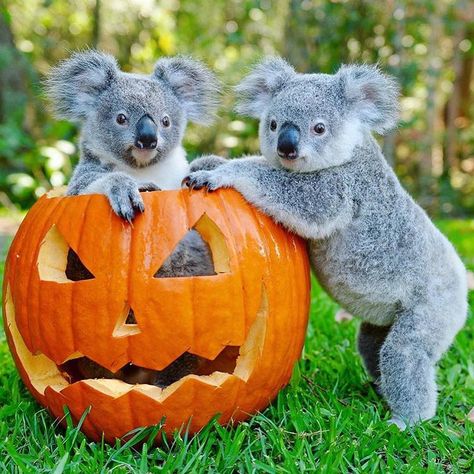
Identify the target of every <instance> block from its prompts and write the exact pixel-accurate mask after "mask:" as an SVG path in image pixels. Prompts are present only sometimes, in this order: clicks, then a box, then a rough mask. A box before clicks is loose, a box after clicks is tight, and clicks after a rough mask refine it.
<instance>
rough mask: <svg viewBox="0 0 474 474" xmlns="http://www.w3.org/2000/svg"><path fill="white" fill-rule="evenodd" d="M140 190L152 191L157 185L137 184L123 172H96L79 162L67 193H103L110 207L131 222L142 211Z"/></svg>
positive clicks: (143, 208)
mask: <svg viewBox="0 0 474 474" xmlns="http://www.w3.org/2000/svg"><path fill="white" fill-rule="evenodd" d="M140 190H143V191H154V190H158V187H157V186H155V185H154V184H153V183H147V184H143V185H139V184H138V183H137V182H136V181H135V180H134V179H133V178H131V177H130V176H128V175H127V174H125V173H121V172H118V171H114V172H108V173H105V172H98V171H97V170H96V169H93V168H92V167H91V166H89V168H87V166H86V165H85V164H79V165H78V166H77V168H76V170H75V172H74V175H73V177H72V180H71V183H70V184H69V187H68V191H67V194H69V195H77V194H104V195H105V196H107V198H108V200H109V202H110V205H111V206H112V209H113V210H114V212H115V214H117V215H118V216H119V217H121V218H122V219H124V220H126V221H128V222H131V221H132V220H133V218H134V217H135V215H136V213H137V212H143V211H144V210H145V205H144V204H143V199H142V197H141V196H140Z"/></svg>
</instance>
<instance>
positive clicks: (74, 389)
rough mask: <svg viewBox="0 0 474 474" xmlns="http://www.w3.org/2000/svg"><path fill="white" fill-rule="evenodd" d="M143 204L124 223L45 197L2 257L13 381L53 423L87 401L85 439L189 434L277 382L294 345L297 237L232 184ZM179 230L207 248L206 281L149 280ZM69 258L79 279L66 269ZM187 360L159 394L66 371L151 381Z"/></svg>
mask: <svg viewBox="0 0 474 474" xmlns="http://www.w3.org/2000/svg"><path fill="white" fill-rule="evenodd" d="M142 196H143V199H144V202H145V208H146V211H145V213H144V214H142V215H140V216H138V217H137V218H136V219H135V221H134V222H133V225H128V224H126V223H124V222H123V221H121V220H120V219H119V218H118V217H116V216H115V215H114V214H113V213H112V211H111V209H110V206H109V204H108V202H107V200H106V198H105V197H103V196H99V195H88V196H75V197H63V196H57V197H54V196H52V195H50V196H44V197H43V198H41V199H40V200H39V201H38V202H37V203H36V204H35V205H34V206H33V208H32V209H31V210H30V212H29V213H28V215H27V216H26V218H25V219H24V221H23V223H22V225H21V227H20V229H19V231H18V233H17V235H16V237H15V239H14V241H13V243H12V246H11V249H10V252H9V255H8V258H7V266H6V272H5V280H4V318H5V331H6V334H7V338H8V343H9V345H10V349H11V351H12V353H13V356H14V359H15V362H16V365H17V367H18V370H19V372H20V374H21V377H22V379H23V381H24V382H25V384H26V385H27V387H28V388H29V390H30V391H31V393H32V394H33V396H34V397H35V398H36V399H37V400H38V401H39V402H40V403H41V404H42V405H44V406H45V407H47V408H48V409H49V410H50V411H51V413H52V414H53V415H54V416H56V417H62V416H63V414H64V409H63V407H64V406H65V405H67V406H68V407H69V410H70V412H71V414H72V416H73V419H74V420H75V421H77V420H78V419H80V417H81V415H82V414H83V412H84V411H85V410H86V409H87V408H88V407H89V406H91V407H92V408H91V411H90V413H89V414H88V415H87V417H86V419H85V421H84V424H83V426H82V429H83V431H84V432H85V433H86V434H87V435H88V436H89V437H90V438H92V439H95V440H98V439H100V438H101V436H102V433H104V435H105V439H106V440H108V441H113V440H114V438H116V437H122V436H123V435H124V434H125V433H127V432H128V431H130V430H132V429H133V428H136V427H139V426H149V425H153V424H156V423H159V422H160V421H161V420H162V419H163V417H165V426H164V428H163V429H164V431H166V432H167V433H171V432H172V431H174V430H175V429H179V428H181V427H182V426H183V424H185V425H186V426H187V427H189V430H190V432H191V433H193V432H196V431H197V430H199V429H200V428H201V427H203V426H204V425H205V424H206V423H207V422H208V421H209V420H210V419H211V418H212V417H213V416H215V415H216V414H220V417H219V422H220V423H222V424H225V423H227V422H229V421H230V420H234V421H239V420H243V419H245V418H247V417H248V416H249V415H250V414H253V413H255V412H256V411H258V410H261V409H263V408H264V407H266V406H267V405H268V403H269V402H270V401H271V400H272V399H273V398H274V397H275V396H276V394H277V392H278V390H279V389H280V388H281V387H282V386H284V385H285V384H286V383H287V382H288V380H289V378H290V376H291V372H292V369H293V366H294V364H295V361H296V360H297V359H298V357H299V355H300V353H301V349H302V345H303V341H304V335H305V330H306V324H307V315H308V304H309V266H308V260H307V255H306V248H305V244H304V242H303V241H302V240H300V239H299V238H298V237H296V236H294V235H291V234H289V233H287V232H286V231H285V230H283V229H282V228H281V227H279V226H278V225H276V224H275V223H273V222H272V221H271V220H270V219H269V218H268V217H266V216H264V215H262V214H260V213H259V212H257V211H256V210H255V209H253V208H252V207H251V206H250V205H249V204H247V203H246V202H245V201H244V200H243V198H242V197H241V196H240V195H239V194H238V193H236V192H235V191H233V190H221V191H218V192H215V193H212V194H205V193H204V192H192V193H190V192H188V191H166V192H153V193H143V194H142ZM190 229H194V230H195V231H197V232H198V233H199V234H200V235H201V236H202V238H203V239H204V241H205V242H206V243H207V245H208V246H209V249H210V252H211V254H212V260H213V262H212V263H213V266H214V272H213V273H214V274H212V275H203V276H193V277H164V278H159V277H158V276H159V269H160V267H162V266H163V265H164V263H165V262H166V260H167V259H168V258H169V257H170V255H171V254H172V252H173V249H175V248H176V246H177V245H178V243H179V242H180V241H181V240H182V239H183V238H184V237H185V236H186V234H187V233H188V232H189V231H190ZM71 255H74V256H76V265H79V266H81V268H82V270H81V272H82V273H81V272H79V273H80V275H82V276H81V277H80V278H77V280H78V281H72V280H71V279H69V278H68V277H67V274H66V273H67V272H66V268H67V267H68V265H69V264H70V261H69V260H70V257H71ZM131 314H133V318H132V319H130V315H131ZM186 357H188V358H189V357H191V358H193V360H194V361H198V362H199V363H198V364H191V368H189V369H188V372H186V375H184V376H179V375H178V376H175V380H174V381H173V382H172V383H170V384H169V385H166V384H165V386H163V385H162V386H158V385H157V384H147V383H133V382H131V381H130V380H128V379H126V378H124V377H118V376H117V378H113V376H112V378H111V377H107V378H94V379H92V378H84V377H81V375H80V373H79V375H78V371H77V367H78V364H76V365H74V364H75V361H82V362H84V361H86V363H87V362H90V363H92V364H94V366H95V367H101V368H102V369H103V370H104V371H105V372H106V373H108V374H118V373H123V372H125V371H127V370H128V369H130V368H131V367H132V368H135V369H136V368H140V369H143V370H144V371H146V372H147V373H155V372H156V373H158V374H163V373H166V371H167V370H168V371H169V368H170V367H173V364H175V365H176V364H178V362H177V361H183V358H184V359H186ZM180 363H181V362H180ZM183 363H184V364H185V362H183ZM120 378H121V380H120ZM125 380H128V382H127V381H125ZM187 423H189V424H187Z"/></svg>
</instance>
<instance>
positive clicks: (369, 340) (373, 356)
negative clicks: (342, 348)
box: [357, 322, 390, 384]
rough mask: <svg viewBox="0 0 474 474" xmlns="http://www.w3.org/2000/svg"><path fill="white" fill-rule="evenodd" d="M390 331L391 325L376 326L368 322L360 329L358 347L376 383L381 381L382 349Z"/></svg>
mask: <svg viewBox="0 0 474 474" xmlns="http://www.w3.org/2000/svg"><path fill="white" fill-rule="evenodd" d="M389 331H390V326H375V325H374V324H370V323H366V322H363V323H362V324H361V325H360V329H359V335H358V338H357V348H358V349H359V353H360V355H361V357H362V359H363V361H364V365H365V368H366V369H367V372H368V373H369V375H370V376H371V377H372V378H373V379H374V381H375V383H376V384H378V383H379V382H380V350H381V348H382V344H383V343H384V342H385V338H386V337H387V334H388V332H389Z"/></svg>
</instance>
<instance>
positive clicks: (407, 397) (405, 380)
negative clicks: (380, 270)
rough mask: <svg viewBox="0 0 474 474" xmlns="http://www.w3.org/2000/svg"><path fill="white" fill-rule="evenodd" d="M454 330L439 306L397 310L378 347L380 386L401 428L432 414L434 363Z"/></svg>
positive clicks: (433, 407) (433, 410)
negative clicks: (441, 315)
mask: <svg viewBox="0 0 474 474" xmlns="http://www.w3.org/2000/svg"><path fill="white" fill-rule="evenodd" d="M456 332H457V331H455V330H453V327H451V326H450V324H449V319H448V318H446V319H444V318H442V317H440V315H439V309H438V311H436V310H434V309H433V308H431V310H430V308H427V307H423V308H421V309H412V310H404V311H401V312H400V313H399V314H398V316H397V319H396V320H395V322H394V323H393V325H392V327H391V329H390V331H389V333H388V334H387V337H386V339H385V342H384V343H383V345H382V349H381V351H380V388H381V391H382V394H383V395H384V397H385V398H386V400H387V402H388V404H389V406H390V408H391V409H392V420H391V421H392V422H393V423H395V424H397V425H398V426H399V427H400V428H401V429H404V428H405V426H406V424H408V425H412V424H414V423H416V422H418V421H421V420H426V419H428V418H431V417H433V416H434V415H435V412H436V399H437V388H436V381H435V364H436V362H437V361H438V360H439V359H440V357H441V355H442V353H443V352H444V351H445V350H446V349H447V348H448V347H449V345H450V344H451V342H452V340H453V338H454V336H455V334H456Z"/></svg>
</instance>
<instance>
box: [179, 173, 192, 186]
mask: <svg viewBox="0 0 474 474" xmlns="http://www.w3.org/2000/svg"><path fill="white" fill-rule="evenodd" d="M190 180H191V178H190V177H189V176H186V177H184V178H183V181H181V187H182V188H184V187H187V188H189V182H190Z"/></svg>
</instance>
